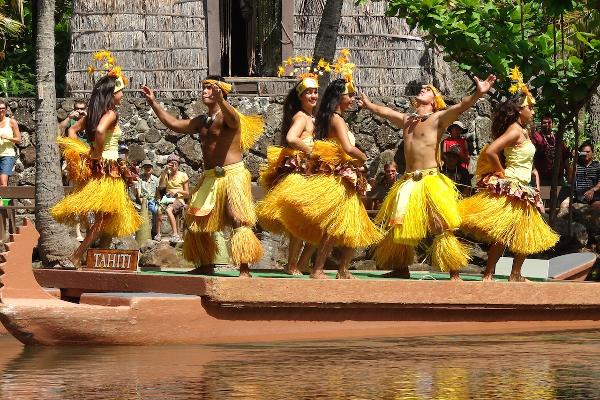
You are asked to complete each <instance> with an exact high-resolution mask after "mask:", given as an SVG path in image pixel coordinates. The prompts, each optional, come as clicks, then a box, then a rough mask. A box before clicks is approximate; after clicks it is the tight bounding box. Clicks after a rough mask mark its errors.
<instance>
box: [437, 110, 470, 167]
mask: <svg viewBox="0 0 600 400" xmlns="http://www.w3.org/2000/svg"><path fill="white" fill-rule="evenodd" d="M465 131H466V129H465V125H464V124H463V123H462V122H460V121H456V122H454V123H452V125H450V126H449V127H448V134H449V135H450V137H448V138H446V139H444V140H442V145H441V149H442V154H446V152H447V151H448V150H450V148H451V147H454V146H458V149H459V150H460V153H459V154H458V156H459V161H460V166H461V167H462V168H464V169H468V168H469V146H468V145H467V141H466V140H465V139H464V138H463V137H462V134H463V133H464V132H465Z"/></svg>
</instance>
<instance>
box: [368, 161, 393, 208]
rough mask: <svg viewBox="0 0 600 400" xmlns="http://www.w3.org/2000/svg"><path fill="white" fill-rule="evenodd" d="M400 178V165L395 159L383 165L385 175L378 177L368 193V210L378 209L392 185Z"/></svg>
mask: <svg viewBox="0 0 600 400" xmlns="http://www.w3.org/2000/svg"><path fill="white" fill-rule="evenodd" d="M397 179H398V166H397V165H396V163H395V162H394V161H390V162H388V163H386V164H385V165H384V166H383V176H381V177H380V178H379V179H376V180H375V182H374V184H373V187H372V188H371V190H370V191H369V192H368V193H367V198H366V201H365V207H366V208H367V209H368V210H376V209H378V208H379V207H380V206H381V203H382V202H383V199H385V196H386V194H387V193H388V192H389V190H390V188H391V187H392V185H393V184H394V183H395V182H396V180H397Z"/></svg>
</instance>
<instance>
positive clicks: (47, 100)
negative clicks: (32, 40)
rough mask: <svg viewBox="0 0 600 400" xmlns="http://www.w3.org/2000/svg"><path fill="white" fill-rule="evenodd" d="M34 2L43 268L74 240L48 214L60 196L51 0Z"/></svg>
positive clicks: (38, 198) (63, 256)
mask: <svg viewBox="0 0 600 400" xmlns="http://www.w3.org/2000/svg"><path fill="white" fill-rule="evenodd" d="M36 3H37V22H38V24H37V27H38V30H37V37H36V66H37V101H36V122H37V134H36V141H35V142H36V143H35V152H36V164H35V166H36V167H35V206H36V207H35V222H36V228H37V230H38V231H39V232H40V240H39V242H38V252H39V254H40V258H41V260H42V263H43V264H44V266H46V267H51V266H54V265H56V264H57V263H58V262H59V261H61V260H66V259H67V258H68V257H69V256H70V254H71V252H72V251H73V248H74V247H75V246H76V242H75V241H74V240H73V239H70V238H69V234H68V231H67V229H66V228H65V227H64V226H63V225H60V224H58V223H57V222H56V221H55V220H54V219H53V218H52V216H51V215H50V207H52V205H54V204H56V202H58V201H59V200H60V199H61V198H62V197H63V196H64V193H63V187H62V176H61V170H60V155H59V152H58V146H57V144H56V142H55V137H56V132H57V129H58V127H57V122H56V87H55V72H54V6H55V0H41V1H38V2H36Z"/></svg>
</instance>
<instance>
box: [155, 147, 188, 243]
mask: <svg viewBox="0 0 600 400" xmlns="http://www.w3.org/2000/svg"><path fill="white" fill-rule="evenodd" d="M179 162H180V161H179V157H178V156H177V155H175V154H171V155H170V156H169V158H167V166H166V167H165V169H164V170H163V172H162V174H160V179H159V184H158V187H159V190H161V189H162V190H164V191H165V195H164V196H163V198H162V199H161V200H160V204H161V207H160V208H159V210H158V215H157V218H156V219H157V224H156V230H157V232H158V233H157V234H156V236H155V237H154V240H159V241H160V240H161V239H162V237H161V234H160V225H161V222H162V221H161V219H162V212H163V209H164V210H165V211H166V213H167V217H168V218H169V223H170V224H171V229H172V231H173V235H172V236H171V240H170V241H171V242H174V243H177V242H180V241H181V237H180V236H179V232H178V230H177V221H176V220H175V215H176V214H179V213H180V212H182V211H183V208H184V207H185V199H186V198H188V197H189V196H190V190H189V182H188V181H189V178H188V176H187V174H186V173H185V172H183V171H179Z"/></svg>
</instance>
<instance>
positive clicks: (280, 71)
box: [277, 65, 285, 78]
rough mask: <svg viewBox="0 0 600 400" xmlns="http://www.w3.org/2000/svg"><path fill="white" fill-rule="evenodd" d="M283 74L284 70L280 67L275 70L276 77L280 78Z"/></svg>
mask: <svg viewBox="0 0 600 400" xmlns="http://www.w3.org/2000/svg"><path fill="white" fill-rule="evenodd" d="M284 73H285V68H283V67H282V66H281V65H280V66H279V68H277V77H278V78H281V75H283V74H284Z"/></svg>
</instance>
